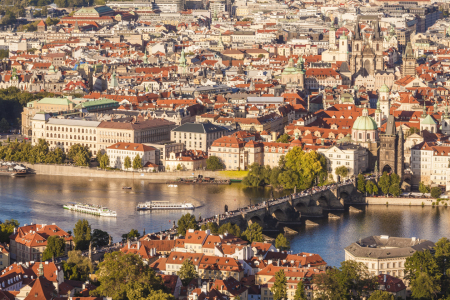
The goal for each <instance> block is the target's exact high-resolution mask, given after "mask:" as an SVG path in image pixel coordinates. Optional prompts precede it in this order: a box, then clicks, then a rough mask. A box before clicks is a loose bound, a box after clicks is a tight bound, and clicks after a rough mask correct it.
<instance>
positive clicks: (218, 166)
mask: <svg viewBox="0 0 450 300" xmlns="http://www.w3.org/2000/svg"><path fill="white" fill-rule="evenodd" d="M206 169H208V170H210V171H217V170H222V169H224V166H223V163H222V162H221V161H220V158H218V157H217V156H214V155H212V156H210V157H208V159H207V160H206Z"/></svg>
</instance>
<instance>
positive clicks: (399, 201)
mask: <svg viewBox="0 0 450 300" xmlns="http://www.w3.org/2000/svg"><path fill="white" fill-rule="evenodd" d="M447 202H449V203H447ZM365 203H366V204H368V205H386V204H387V205H403V206H432V205H433V203H434V204H435V205H436V206H437V204H436V199H430V198H387V197H366V199H365ZM445 203H447V205H448V204H450V201H445V200H444V201H440V202H439V206H445Z"/></svg>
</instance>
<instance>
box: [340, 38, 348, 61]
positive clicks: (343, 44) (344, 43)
mask: <svg viewBox="0 0 450 300" xmlns="http://www.w3.org/2000/svg"><path fill="white" fill-rule="evenodd" d="M339 53H342V54H347V53H348V37H347V36H346V35H345V32H344V33H343V34H342V35H341V36H340V37H339ZM347 58H348V56H347Z"/></svg>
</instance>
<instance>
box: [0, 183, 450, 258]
mask: <svg viewBox="0 0 450 300" xmlns="http://www.w3.org/2000/svg"><path fill="white" fill-rule="evenodd" d="M122 186H131V187H132V188H133V189H132V190H123V189H122ZM275 196H277V193H275ZM269 197H270V190H268V189H254V188H245V187H243V186H242V185H241V184H232V185H230V186H225V185H222V186H208V185H179V186H178V187H175V188H174V187H168V186H167V185H165V184H156V183H149V182H148V181H144V180H134V181H132V180H119V179H102V178H92V179H89V178H84V177H83V178H81V177H62V176H44V175H36V176H29V177H25V178H12V177H9V176H0V220H5V219H11V218H13V219H17V220H19V222H20V224H21V225H23V224H30V223H32V222H33V223H39V224H52V223H56V224H57V225H58V226H60V227H61V228H63V229H64V230H73V227H74V224H75V223H76V222H77V220H78V219H81V218H85V219H87V220H88V221H89V223H90V224H91V226H92V228H93V229H95V228H98V229H102V230H105V231H107V232H108V233H110V234H111V235H112V236H113V239H114V241H119V240H120V237H121V235H122V234H124V233H127V232H129V231H130V229H132V228H134V229H138V230H139V232H140V233H142V231H143V230H144V228H145V232H146V233H150V232H156V231H159V230H161V229H168V228H170V227H171V226H172V223H173V221H174V220H175V221H176V220H178V218H180V216H181V215H182V214H183V212H182V211H169V212H167V211H165V212H137V211H136V210H135V207H136V205H137V204H138V203H139V202H144V201H157V200H166V201H170V202H191V203H193V204H194V205H195V206H196V207H197V208H196V209H195V212H194V214H195V216H196V217H198V216H199V215H201V216H202V217H210V216H213V215H215V214H218V213H222V212H223V210H224V205H225V204H227V205H228V207H229V209H230V210H233V209H237V208H239V207H242V206H246V205H248V204H249V203H250V201H251V202H252V203H257V202H261V201H264V200H265V199H267V198H269ZM68 202H84V203H92V204H98V205H103V206H107V207H109V208H110V209H112V210H116V211H117V214H118V216H117V218H107V217H95V216H91V215H87V214H82V213H76V212H71V211H67V210H64V209H63V208H62V205H63V204H65V203H68ZM363 210H364V211H363V213H359V214H355V213H349V212H343V211H342V212H333V213H335V214H337V215H339V216H341V219H339V220H328V219H326V218H315V219H312V220H313V221H314V222H317V223H319V226H317V227H305V226H300V227H299V228H296V230H298V231H299V234H298V235H296V236H294V237H292V238H291V249H292V250H293V251H294V252H295V253H297V252H312V253H317V254H320V255H321V256H322V257H323V258H324V259H325V261H326V262H327V263H328V264H329V265H332V266H337V265H339V263H340V262H341V261H342V260H344V248H345V247H346V246H348V245H349V244H351V243H352V242H354V241H356V240H358V239H359V238H364V237H366V236H369V235H379V234H385V235H390V236H401V237H413V236H414V237H418V238H421V239H429V240H432V241H434V242H436V241H437V240H438V239H439V238H440V237H443V236H446V237H449V236H450V226H449V225H450V224H449V223H450V215H449V214H450V212H449V211H450V208H444V207H440V208H432V207H429V206H428V207H424V208H422V207H419V206H415V207H414V206H413V207H409V206H392V205H390V206H389V207H386V206H384V205H382V206H381V205H380V206H367V207H364V208H363Z"/></svg>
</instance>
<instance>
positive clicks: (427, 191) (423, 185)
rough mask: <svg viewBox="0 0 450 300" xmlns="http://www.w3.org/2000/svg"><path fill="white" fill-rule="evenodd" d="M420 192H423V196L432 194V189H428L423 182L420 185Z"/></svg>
mask: <svg viewBox="0 0 450 300" xmlns="http://www.w3.org/2000/svg"><path fill="white" fill-rule="evenodd" d="M419 192H421V193H422V194H426V193H429V192H430V188H429V187H427V186H426V185H425V184H424V183H423V182H420V183H419Z"/></svg>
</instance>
